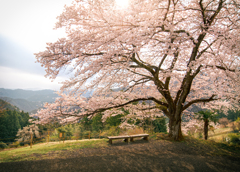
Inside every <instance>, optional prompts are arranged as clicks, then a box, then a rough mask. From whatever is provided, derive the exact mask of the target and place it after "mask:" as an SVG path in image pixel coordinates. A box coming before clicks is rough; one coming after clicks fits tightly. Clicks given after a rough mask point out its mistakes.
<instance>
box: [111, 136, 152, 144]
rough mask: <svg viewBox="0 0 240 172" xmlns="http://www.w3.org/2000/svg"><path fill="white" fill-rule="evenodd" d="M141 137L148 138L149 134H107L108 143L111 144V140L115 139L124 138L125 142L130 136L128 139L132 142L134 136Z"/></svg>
mask: <svg viewBox="0 0 240 172" xmlns="http://www.w3.org/2000/svg"><path fill="white" fill-rule="evenodd" d="M137 137H141V138H143V139H144V140H148V137H149V134H135V135H130V136H128V135H125V136H108V139H109V143H110V144H112V140H115V139H124V141H125V142H127V143H128V139H129V138H130V141H131V142H133V139H134V138H137Z"/></svg>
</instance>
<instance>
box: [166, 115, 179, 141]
mask: <svg viewBox="0 0 240 172" xmlns="http://www.w3.org/2000/svg"><path fill="white" fill-rule="evenodd" d="M168 136H169V137H170V138H172V139H173V140H176V141H180V140H183V135H182V130H181V117H178V119H175V118H174V117H173V118H169V135H168Z"/></svg>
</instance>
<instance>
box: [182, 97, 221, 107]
mask: <svg viewBox="0 0 240 172" xmlns="http://www.w3.org/2000/svg"><path fill="white" fill-rule="evenodd" d="M215 96H216V95H215V94H214V95H212V96H211V97H210V98H208V99H196V100H192V101H190V102H189V103H187V104H186V105H184V106H183V111H184V110H186V109H187V108H189V107H190V106H191V105H192V104H194V103H203V102H210V101H214V100H218V99H215V98H214V97H215Z"/></svg>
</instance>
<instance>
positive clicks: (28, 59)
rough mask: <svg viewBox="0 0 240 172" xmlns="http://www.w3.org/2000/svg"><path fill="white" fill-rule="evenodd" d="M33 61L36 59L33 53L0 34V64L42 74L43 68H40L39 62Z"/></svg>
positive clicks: (43, 72)
mask: <svg viewBox="0 0 240 172" xmlns="http://www.w3.org/2000/svg"><path fill="white" fill-rule="evenodd" d="M35 61H36V59H35V56H34V54H33V53H31V52H30V51H28V50H26V49H25V48H24V47H22V46H21V45H18V44H17V43H15V42H13V41H11V40H10V39H7V38H5V37H3V36H1V35H0V64H1V66H5V67H10V68H15V69H19V70H21V71H24V72H31V73H35V74H42V75H44V74H45V71H44V68H42V67H41V65H40V64H38V63H35Z"/></svg>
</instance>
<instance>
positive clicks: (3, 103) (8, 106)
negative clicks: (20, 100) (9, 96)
mask: <svg viewBox="0 0 240 172" xmlns="http://www.w3.org/2000/svg"><path fill="white" fill-rule="evenodd" d="M3 109H9V110H16V111H20V109H19V108H18V107H16V106H13V105H12V104H10V103H8V102H6V101H4V100H2V99H0V111H1V110H3Z"/></svg>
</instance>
